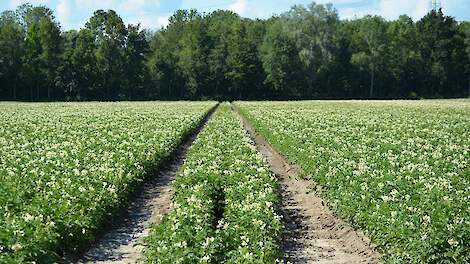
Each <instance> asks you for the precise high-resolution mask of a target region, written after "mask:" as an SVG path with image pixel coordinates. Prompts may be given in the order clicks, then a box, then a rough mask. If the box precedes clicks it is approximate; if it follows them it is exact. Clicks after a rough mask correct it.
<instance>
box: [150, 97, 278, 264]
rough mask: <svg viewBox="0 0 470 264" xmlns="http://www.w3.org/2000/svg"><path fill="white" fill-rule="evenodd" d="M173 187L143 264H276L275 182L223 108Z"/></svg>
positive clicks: (226, 107)
mask: <svg viewBox="0 0 470 264" xmlns="http://www.w3.org/2000/svg"><path fill="white" fill-rule="evenodd" d="M173 190H174V197H173V209H172V211H171V212H170V213H169V214H168V215H166V216H165V217H164V218H163V219H162V221H161V223H160V224H158V225H155V226H154V227H153V229H152V232H151V234H150V236H149V238H148V239H147V240H146V245H147V248H146V251H145V257H146V261H147V262H148V263H274V262H275V261H276V259H277V258H278V256H279V249H278V243H277V242H278V240H279V236H280V232H281V230H282V224H281V219H280V216H279V215H278V213H277V206H278V204H279V197H278V194H277V182H276V178H275V176H274V175H273V174H272V173H271V172H270V171H269V169H268V167H267V165H266V164H265V162H264V160H263V159H262V157H261V156H260V155H259V154H258V153H257V151H256V148H255V147H254V146H253V143H252V142H251V140H250V138H249V137H248V135H247V134H246V132H245V130H244V129H243V128H242V126H241V123H240V120H239V118H238V116H237V114H235V113H234V112H233V111H232V110H231V109H230V107H229V105H228V104H224V105H221V106H220V107H219V110H217V112H216V113H215V114H214V116H213V118H212V119H211V120H210V121H209V123H208V124H207V126H206V128H205V129H204V130H203V131H202V132H201V133H200V134H199V136H198V138H197V139H196V141H195V143H194V145H193V146H192V147H191V148H190V150H189V153H188V156H187V160H186V162H185V164H184V166H183V168H182V169H181V170H180V172H179V174H178V176H177V178H176V180H175V181H174V183H173Z"/></svg>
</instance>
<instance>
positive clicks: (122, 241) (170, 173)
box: [65, 109, 215, 263]
mask: <svg viewBox="0 0 470 264" xmlns="http://www.w3.org/2000/svg"><path fill="white" fill-rule="evenodd" d="M214 110H215V109H213V110H212V111H210V112H209V114H208V115H207V116H206V117H205V119H204V121H203V122H202V123H201V124H200V126H199V127H198V128H197V129H196V130H195V132H193V133H192V134H191V135H190V136H188V137H187V139H186V140H185V141H184V142H183V144H182V145H181V146H180V147H179V148H178V149H177V150H176V152H175V153H174V155H172V158H171V160H170V161H169V162H167V163H166V164H165V165H164V166H163V167H162V168H161V169H160V170H159V171H158V172H157V173H156V174H155V176H154V177H152V178H150V179H149V180H148V181H147V182H145V183H144V184H143V186H142V187H141V189H140V190H139V191H138V192H137V194H136V195H135V196H134V198H133V199H132V201H131V203H130V204H129V206H128V208H126V209H125V210H123V212H122V215H121V216H120V217H119V219H117V220H116V221H114V223H113V225H112V226H111V227H110V228H109V230H108V231H107V232H106V233H105V234H104V235H103V236H102V237H101V238H100V239H99V240H98V241H97V242H96V243H95V244H94V245H92V246H91V247H90V249H89V250H88V251H87V252H86V253H85V254H84V255H83V256H82V257H80V258H79V259H78V260H67V261H65V263H138V262H141V258H142V251H143V246H142V245H141V243H142V241H143V239H144V238H145V237H146V236H147V235H148V233H149V227H150V225H151V224H152V223H159V221H160V220H161V218H162V217H163V216H164V215H165V214H166V213H167V212H168V211H169V210H170V209H171V208H170V207H171V197H172V193H171V188H170V186H171V184H170V183H171V182H172V180H173V178H174V177H175V175H176V173H177V172H178V170H179V169H180V167H181V166H182V165H183V163H184V161H185V159H186V154H187V151H188V149H189V148H190V146H191V145H192V143H193V142H194V140H195V139H196V137H197V135H198V134H199V132H200V131H201V130H202V128H203V127H204V126H205V124H206V123H207V121H208V120H209V118H210V116H211V114H212V113H213V111H214Z"/></svg>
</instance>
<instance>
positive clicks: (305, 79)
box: [0, 2, 470, 101]
mask: <svg viewBox="0 0 470 264" xmlns="http://www.w3.org/2000/svg"><path fill="white" fill-rule="evenodd" d="M467 28H468V26H466V22H461V23H458V22H457V21H455V19H454V18H452V17H449V16H446V15H444V14H443V12H442V10H439V11H435V10H433V11H430V12H429V13H428V14H427V15H426V16H425V17H423V18H422V19H421V20H420V21H417V22H413V21H412V19H411V18H410V17H408V16H401V17H400V18H399V19H397V20H395V21H387V20H385V19H384V18H382V17H379V16H365V17H363V18H359V19H353V20H340V19H339V17H338V13H337V11H336V10H335V9H334V8H333V6H332V5H322V4H316V3H315V2H312V3H311V4H308V5H306V6H302V5H298V6H294V7H292V8H291V9H290V10H289V11H287V12H285V13H283V14H281V15H279V16H273V17H271V18H269V19H266V20H259V19H256V20H252V19H247V18H242V17H240V16H239V15H237V14H235V13H233V12H231V11H224V10H217V11H214V12H211V13H208V14H205V13H199V12H198V11H197V10H178V11H176V12H175V13H174V15H173V16H171V17H170V19H169V24H168V26H166V27H164V28H161V29H160V30H157V31H155V32H151V31H148V30H144V29H141V27H140V25H125V24H124V22H123V21H122V19H121V17H119V15H118V14H117V13H116V12H115V11H113V10H109V11H104V10H97V11H96V12H95V13H94V14H93V16H92V17H91V18H90V20H89V21H88V22H87V23H86V26H85V27H84V28H82V29H80V30H79V31H73V30H72V31H66V32H61V30H60V24H59V22H58V21H56V19H55V17H54V14H53V12H52V10H51V9H49V8H47V7H45V6H32V5H29V4H25V5H21V6H20V7H18V9H17V10H16V11H5V12H3V13H2V15H1V17H0V51H1V52H0V99H1V100H29V101H38V100H48V101H50V100H141V99H144V100H149V99H205V98H215V99H229V100H232V99H311V98H420V97H426V98H435V97H446V98H453V97H464V96H469V95H470V79H469V77H468V76H470V75H469V74H468V73H469V71H470V70H469V66H468V65H470V58H469V56H468V54H469V52H468V50H469V45H470V44H469V41H468V35H469V34H468V29H467ZM15 47H16V48H15Z"/></svg>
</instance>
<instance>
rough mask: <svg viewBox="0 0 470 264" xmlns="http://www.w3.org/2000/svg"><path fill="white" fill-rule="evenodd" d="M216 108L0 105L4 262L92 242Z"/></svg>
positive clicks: (53, 255)
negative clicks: (147, 176) (149, 174)
mask: <svg viewBox="0 0 470 264" xmlns="http://www.w3.org/2000/svg"><path fill="white" fill-rule="evenodd" d="M211 106H214V103H212V102H207V103H138V104H130V103H119V104H112V103H109V104H102V103H101V104H97V103H87V104H36V105H30V104H12V103H2V104H0V109H1V113H2V114H1V118H0V164H1V165H0V226H1V228H0V263H30V262H31V263H32V262H33V261H35V263H54V262H56V261H58V260H59V256H60V255H63V254H64V253H70V252H71V251H74V250H78V249H80V248H82V247H83V246H86V245H88V244H89V243H90V242H91V241H93V239H94V235H95V233H96V232H97V231H98V230H99V229H101V228H102V227H103V225H105V224H106V223H108V222H110V221H111V220H112V217H113V216H114V214H115V213H116V212H117V209H119V207H120V206H122V204H123V203H125V202H126V199H127V197H128V195H129V194H130V193H131V192H132V191H133V190H134V189H135V188H136V186H138V184H139V182H141V181H142V180H143V179H144V177H145V176H146V175H147V173H148V172H151V171H152V169H155V167H156V166H158V165H159V164H160V163H161V162H162V161H164V160H165V159H166V158H167V157H168V156H169V155H170V154H171V152H172V151H173V150H174V149H175V148H176V147H177V146H178V145H179V144H180V142H181V140H182V138H183V137H184V136H185V135H186V134H187V133H189V132H190V131H191V130H192V129H194V128H195V127H196V125H197V124H198V123H199V122H200V121H201V119H202V117H203V115H204V114H205V113H206V112H207V111H208V109H209V108H210V107H211Z"/></svg>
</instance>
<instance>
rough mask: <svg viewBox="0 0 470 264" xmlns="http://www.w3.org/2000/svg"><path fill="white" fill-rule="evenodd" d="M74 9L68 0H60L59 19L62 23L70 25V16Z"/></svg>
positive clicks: (58, 4)
mask: <svg viewBox="0 0 470 264" xmlns="http://www.w3.org/2000/svg"><path fill="white" fill-rule="evenodd" d="M71 12H72V8H71V6H70V1H68V0H59V1H58V3H57V18H58V19H59V21H60V22H61V23H66V24H68V23H69V21H70V14H71Z"/></svg>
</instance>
